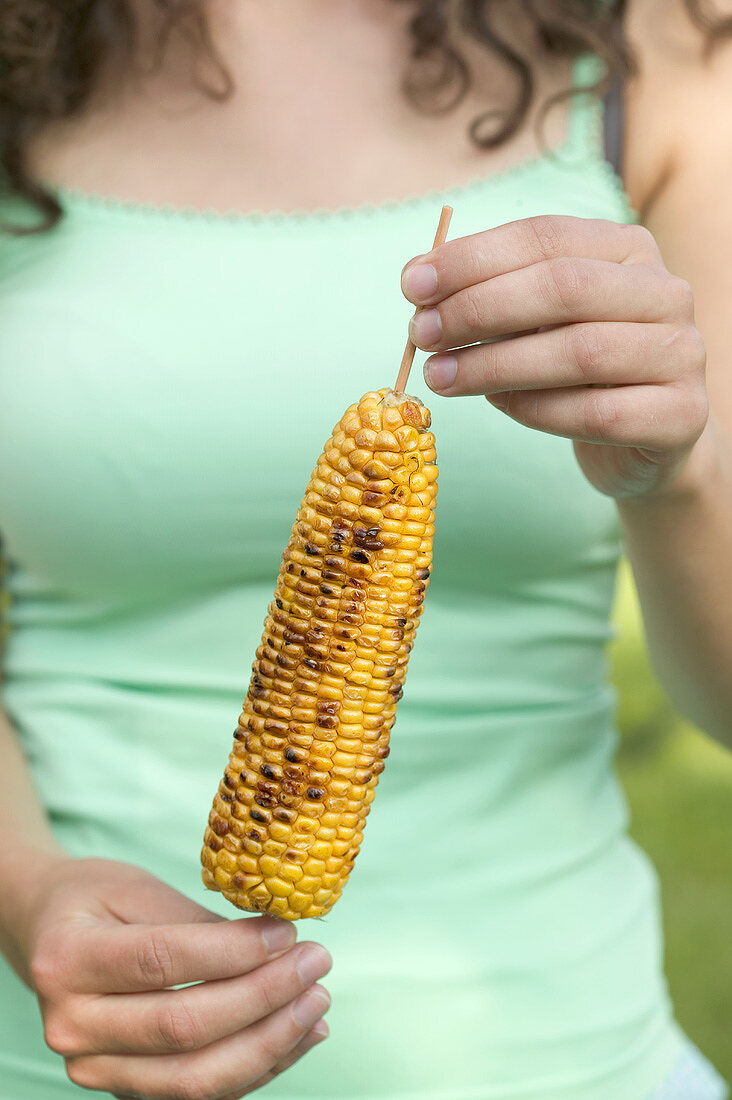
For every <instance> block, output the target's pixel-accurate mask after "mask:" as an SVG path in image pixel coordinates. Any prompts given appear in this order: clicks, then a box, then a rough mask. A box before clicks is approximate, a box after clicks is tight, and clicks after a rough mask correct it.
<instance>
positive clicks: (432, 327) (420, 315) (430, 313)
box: [409, 309, 442, 349]
mask: <svg viewBox="0 0 732 1100" xmlns="http://www.w3.org/2000/svg"><path fill="white" fill-rule="evenodd" d="M409 335H410V336H411V338H412V343H414V344H416V345H417V347H418V348H423V349H426V348H431V347H432V345H433V344H436V343H437V342H438V341H439V339H440V337H441V336H442V321H441V320H440V314H439V313H438V311H437V310H436V309H418V310H417V312H416V313H415V315H414V317H413V318H412V320H411V321H410V322H409Z"/></svg>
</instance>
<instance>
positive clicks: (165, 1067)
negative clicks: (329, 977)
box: [66, 985, 330, 1100]
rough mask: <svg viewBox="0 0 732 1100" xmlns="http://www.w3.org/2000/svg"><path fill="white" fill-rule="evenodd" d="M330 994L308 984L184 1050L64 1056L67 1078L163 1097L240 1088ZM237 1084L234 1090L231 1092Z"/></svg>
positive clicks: (291, 1043) (294, 1038)
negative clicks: (242, 1023) (260, 1016)
mask: <svg viewBox="0 0 732 1100" xmlns="http://www.w3.org/2000/svg"><path fill="white" fill-rule="evenodd" d="M329 1006H330V997H329V996H328V994H327V992H326V990H325V989H323V987H322V986H320V985H314V986H311V988H310V989H309V990H307V992H306V993H303V994H302V995H301V996H300V997H298V999H297V1000H296V1001H295V1002H293V1003H292V1004H289V1005H286V1006H285V1007H284V1008H280V1009H278V1010H277V1011H276V1012H273V1013H272V1014H271V1015H270V1016H267V1017H266V1018H265V1019H264V1020H260V1021H259V1022H258V1023H256V1024H253V1025H252V1027H249V1028H246V1029H245V1030H243V1031H239V1032H237V1033H236V1034H235V1035H229V1036H228V1037H227V1038H225V1039H219V1040H218V1042H215V1043H211V1044H210V1045H209V1046H207V1047H204V1048H203V1049H202V1050H197V1051H194V1052H193V1053H190V1054H160V1055H155V1054H148V1055H136V1054H135V1055H124V1054H111V1055H106V1054H93V1055H88V1056H87V1055H84V1056H82V1057H80V1058H69V1059H67V1062H66V1067H67V1072H68V1075H69V1077H70V1078H71V1080H72V1081H73V1082H74V1084H76V1085H80V1086H81V1087H82V1088H88V1089H99V1090H105V1091H107V1092H116V1093H122V1094H131V1095H133V1096H134V1095H141V1096H144V1097H146V1098H149V1100H167V1098H168V1097H169V1096H170V1095H171V1094H172V1095H180V1094H181V1093H183V1094H184V1095H191V1096H202V1097H204V1096H205V1097H211V1098H212V1100H213V1098H219V1097H224V1096H227V1095H229V1094H231V1093H234V1094H239V1095H240V1094H242V1093H244V1092H245V1091H246V1090H248V1089H250V1088H251V1086H252V1085H253V1084H254V1082H255V1081H257V1080H258V1079H259V1078H261V1077H263V1076H264V1075H265V1074H266V1073H269V1072H270V1071H271V1070H272V1069H273V1067H274V1066H276V1065H277V1064H278V1062H280V1060H281V1059H283V1058H284V1057H285V1056H286V1055H288V1054H289V1053H290V1052H292V1051H293V1050H294V1048H295V1047H296V1046H297V1044H298V1043H299V1042H300V1041H301V1040H302V1039H303V1037H304V1036H305V1035H306V1034H307V1032H309V1031H310V1030H311V1028H313V1027H314V1026H315V1024H316V1023H317V1022H318V1020H319V1019H320V1018H321V1017H322V1016H323V1015H324V1013H325V1012H327V1010H328V1008H329ZM237 1090H238V1092H237Z"/></svg>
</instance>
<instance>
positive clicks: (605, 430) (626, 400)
mask: <svg viewBox="0 0 732 1100" xmlns="http://www.w3.org/2000/svg"><path fill="white" fill-rule="evenodd" d="M488 400H489V401H490V402H491V404H492V405H495V406H496V408H500V409H501V410H502V411H503V412H505V413H506V414H507V415H508V416H510V417H511V418H512V419H513V420H517V421H518V422H519V423H520V424H525V425H526V426H527V427H529V428H539V429H541V431H544V432H549V433H550V434H552V435H563V436H567V438H569V439H574V440H578V441H582V442H585V443H607V444H611V445H615V446H619V447H638V448H646V449H648V450H666V449H669V450H670V449H673V448H674V447H677V446H682V445H684V444H687V443H688V442H689V440H690V437H691V436H693V435H694V433H695V432H696V430H697V427H698V428H699V431H701V427H703V424H704V421H705V419H706V408H705V402H704V398H703V391H699V392H697V390H687V389H686V388H682V387H681V386H680V385H677V384H675V383H666V384H665V385H659V386H649V385H638V386H619V387H617V388H612V389H593V388H590V387H587V386H576V387H573V388H568V389H556V390H513V391H511V392H509V393H504V394H493V395H491V396H489V398H488Z"/></svg>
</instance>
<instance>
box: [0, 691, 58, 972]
mask: <svg viewBox="0 0 732 1100" xmlns="http://www.w3.org/2000/svg"><path fill="white" fill-rule="evenodd" d="M65 854H66V853H65V852H64V851H63V849H62V848H61V846H60V845H59V844H58V842H57V841H56V840H55V838H54V836H53V834H52V832H51V830H50V827H49V825H48V820H47V818H46V815H45V813H44V810H43V807H42V806H41V803H40V799H39V797H38V793H37V791H36V789H35V787H34V785H33V780H32V777H31V774H30V769H29V767H28V763H27V761H26V759H25V756H24V755H23V752H22V750H21V747H20V744H19V741H18V737H17V734H16V733H15V731H14V730H13V727H12V726H11V724H10V722H9V720H8V718H7V715H6V714H5V713H4V711H3V710H2V709H1V708H0V882H1V883H2V890H0V949H1V950H2V951H3V953H4V954H5V955H6V956H7V958H8V959H9V960H10V962H11V963H12V964H13V966H15V967H16V969H18V972H19V973H21V969H22V964H21V961H20V956H19V953H18V949H17V933H18V929H20V928H22V926H23V920H24V918H23V914H24V912H26V910H27V908H28V905H29V902H30V899H31V897H32V896H33V894H34V892H35V891H37V890H38V889H39V888H40V887H42V875H43V868H44V865H47V864H50V863H51V862H53V861H54V860H57V859H58V858H59V857H62V858H63V857H64V856H65ZM21 976H23V977H26V975H24V974H22V973H21Z"/></svg>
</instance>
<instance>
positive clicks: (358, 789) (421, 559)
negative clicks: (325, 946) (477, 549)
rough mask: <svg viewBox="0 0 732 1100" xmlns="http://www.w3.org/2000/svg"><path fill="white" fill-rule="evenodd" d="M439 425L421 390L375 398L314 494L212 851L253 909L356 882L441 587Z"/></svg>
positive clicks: (356, 412)
mask: <svg viewBox="0 0 732 1100" xmlns="http://www.w3.org/2000/svg"><path fill="white" fill-rule="evenodd" d="M429 426H430V415H429V412H428V411H427V409H426V408H424V406H423V405H422V404H421V403H420V402H418V401H416V400H415V399H414V398H411V397H407V396H405V395H404V394H397V393H394V392H393V391H391V390H380V391H379V392H378V393H376V392H371V393H367V394H365V396H364V397H362V398H361V400H360V401H359V402H358V404H355V405H352V406H351V407H350V408H349V409H348V410H347V411H346V413H345V414H344V416H343V417H342V418H341V421H340V423H339V424H337V425H336V427H335V429H334V431H333V434H332V437H331V438H330V439H329V440H328V442H327V443H326V445H325V447H324V449H323V453H322V454H321V456H320V458H319V459H318V462H317V464H316V467H315V472H314V473H313V476H312V478H311V480H310V483H309V485H308V487H307V489H306V492H305V495H304V497H303V500H302V503H301V505H300V508H299V510H298V513H297V516H296V518H295V523H294V526H293V529H292V536H291V538H290V541H289V543H288V544H287V547H286V548H285V551H284V554H283V558H282V565H281V567H280V573H279V577H278V581H277V588H276V590H275V595H274V600H273V602H272V603H271V604H270V606H269V609H268V613H267V617H266V619H265V624H264V633H263V635H262V641H261V644H260V646H259V648H258V649H257V652H256V659H255V661H254V664H253V666H252V677H251V681H250V684H249V690H248V692H247V697H246V699H245V701H244V707H243V710H242V713H241V715H240V717H239V723H238V728H237V730H236V732H235V734H234V738H235V740H234V747H233V750H232V753H231V755H230V757H229V763H228V767H227V769H226V772H225V774H224V777H223V779H222V781H221V784H220V785H219V790H218V792H217V794H216V796H215V798H214V802H213V809H212V811H211V815H210V817H209V823H208V828H207V829H206V835H205V838H204V848H203V852H202V854H201V863H202V866H203V880H204V883H205V884H206V886H207V887H208V888H209V889H212V890H220V891H221V892H222V893H223V894H224V896H225V897H226V898H228V900H229V901H231V902H232V903H233V904H234V905H236V906H237V907H238V908H240V909H246V910H249V911H252V912H267V913H271V914H272V915H274V916H280V917H285V918H286V919H288V920H298V919H300V918H301V917H318V916H322V915H323V914H325V913H327V912H329V910H330V909H331V908H332V906H333V905H334V904H335V902H336V901H337V900H338V898H339V897H340V896H341V892H342V890H343V887H344V886H345V884H346V882H347V881H348V876H349V874H350V872H351V870H352V868H353V865H354V860H355V858H356V856H357V855H358V852H359V849H360V845H361V841H362V839H363V829H364V826H365V823H366V818H367V816H368V813H369V810H370V807H371V802H372V800H373V798H374V794H375V789H374V788H375V786H376V784H377V782H378V778H379V775H380V774H381V772H382V771H383V770H384V761H385V759H386V757H387V756H388V755H389V734H390V731H391V728H392V726H393V724H394V720H395V716H396V707H397V703H398V701H399V699H400V698H401V695H402V686H403V684H404V679H405V676H406V672H407V663H408V660H409V652H410V650H411V648H412V645H413V643H414V636H415V632H416V629H417V626H418V624H419V618H420V615H421V611H422V602H423V599H424V595H425V590H426V588H427V585H428V584H429V577H430V570H431V554H432V534H433V531H434V526H433V520H434V508H435V497H436V494H437V481H436V479H437V468H436V466H435V465H434V458H435V451H434V436H433V435H432V433H431V432H429V431H428V430H427V429H428V428H429Z"/></svg>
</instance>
